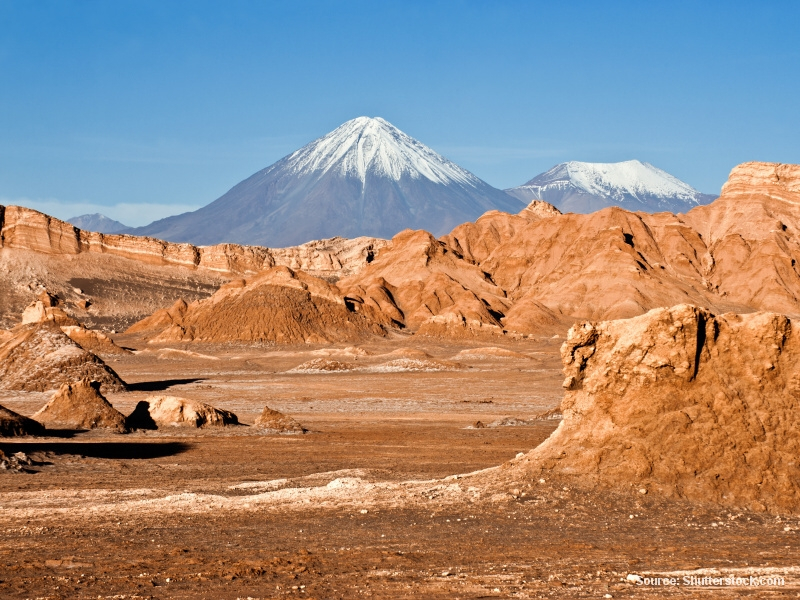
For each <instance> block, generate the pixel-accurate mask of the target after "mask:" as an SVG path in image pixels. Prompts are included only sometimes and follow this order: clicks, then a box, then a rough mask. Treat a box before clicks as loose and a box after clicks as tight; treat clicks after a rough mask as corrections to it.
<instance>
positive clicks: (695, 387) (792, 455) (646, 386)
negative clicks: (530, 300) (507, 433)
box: [518, 305, 800, 512]
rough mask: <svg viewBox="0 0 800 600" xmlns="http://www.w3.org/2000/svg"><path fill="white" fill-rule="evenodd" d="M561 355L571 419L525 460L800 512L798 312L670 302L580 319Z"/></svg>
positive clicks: (627, 483)
mask: <svg viewBox="0 0 800 600" xmlns="http://www.w3.org/2000/svg"><path fill="white" fill-rule="evenodd" d="M561 354H562V359H563V362H564V372H565V374H566V380H565V382H564V387H565V388H566V390H567V391H566V394H565V397H564V400H563V402H562V405H561V408H562V410H563V415H564V420H563V422H562V423H561V425H560V426H559V428H558V429H557V430H556V431H555V432H554V433H553V435H551V436H550V438H549V439H548V440H547V441H545V442H544V443H543V444H542V445H540V446H539V447H538V448H536V449H535V450H533V451H532V452H530V453H529V454H528V455H527V457H526V458H525V459H524V460H523V461H522V462H521V463H520V466H519V467H518V468H521V469H523V470H524V471H527V472H529V473H530V472H535V473H539V472H550V473H553V474H559V475H562V476H572V477H577V478H578V479H580V480H583V481H584V482H587V483H590V484H591V485H597V484H600V485H607V486H614V487H623V488H629V487H631V486H633V489H634V490H638V489H645V490H649V491H657V492H660V493H662V494H666V495H668V496H674V497H682V498H689V499H692V500H696V501H712V502H717V503H720V504H724V505H727V506H732V507H747V508H750V509H756V510H770V511H790V512H800V463H799V462H798V456H799V455H800V436H798V435H797V431H798V429H800V371H798V369H797V364H798V359H799V358H800V331H797V327H796V323H794V322H793V321H792V320H790V319H789V318H787V317H785V316H783V315H779V314H775V313H753V314H747V315H734V314H726V315H714V314H712V313H711V312H709V311H708V310H705V309H702V308H698V307H695V306H690V305H680V306H675V307H672V308H660V309H656V310H653V311H651V312H648V313H647V314H645V315H642V316H639V317H636V318H633V319H628V320H618V321H607V322H595V323H590V322H587V323H582V324H580V325H575V326H573V327H572V329H571V330H570V332H569V337H568V339H567V341H566V342H565V343H564V345H563V346H562V349H561ZM535 476H536V477H538V476H539V475H538V474H537V475H535Z"/></svg>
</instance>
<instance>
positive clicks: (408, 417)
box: [0, 336, 800, 598]
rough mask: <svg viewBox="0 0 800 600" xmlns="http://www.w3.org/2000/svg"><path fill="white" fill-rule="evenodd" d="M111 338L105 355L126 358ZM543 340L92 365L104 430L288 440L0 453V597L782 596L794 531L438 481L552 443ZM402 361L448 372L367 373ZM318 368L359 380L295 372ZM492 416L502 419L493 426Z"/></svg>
mask: <svg viewBox="0 0 800 600" xmlns="http://www.w3.org/2000/svg"><path fill="white" fill-rule="evenodd" d="M132 337H133V336H131V337H124V336H118V337H117V338H116V341H117V342H118V343H120V344H121V345H123V346H127V347H137V346H139V344H137V343H136V342H137V340H136V339H135V338H133V339H132ZM412 341H413V346H412V345H411V342H412ZM562 342H563V338H560V339H534V340H525V341H520V342H514V343H504V344H503V348H505V349H506V350H509V351H510V352H508V353H500V352H497V350H493V351H489V352H488V353H487V352H486V351H485V350H478V351H474V350H475V349H479V348H486V347H487V346H485V345H483V346H482V345H480V344H476V343H472V344H453V343H451V342H447V341H441V340H436V339H428V340H423V341H419V340H412V339H411V338H409V337H407V336H406V337H400V338H397V339H391V340H386V341H382V342H376V343H370V344H363V345H359V346H358V348H360V349H363V350H364V351H366V354H360V353H355V352H354V351H353V349H352V348H347V347H342V346H339V347H338V348H336V349H332V348H330V347H328V346H326V347H320V348H316V347H311V348H309V347H305V346H303V347H296V346H291V347H277V348H276V347H265V348H252V347H248V346H237V345H230V346H221V345H220V346H211V345H209V346H202V345H180V346H174V345H173V346H168V347H166V346H163V345H160V346H158V347H155V348H153V347H145V348H144V352H140V353H138V354H135V355H128V356H121V357H119V358H115V359H112V360H110V361H109V364H111V365H112V366H113V367H114V369H115V370H116V371H117V372H118V373H119V374H120V375H121V376H122V377H123V378H124V379H125V381H126V382H128V384H129V385H130V387H131V389H132V391H131V392H129V393H123V394H109V395H108V398H109V399H110V400H111V401H112V403H113V404H114V406H115V407H116V408H118V409H119V410H121V411H122V412H123V413H125V414H128V413H129V412H131V411H132V410H133V409H134V407H135V405H136V403H137V402H138V401H139V400H141V399H143V398H145V397H147V396H149V395H151V394H153V393H169V394H174V395H180V396H186V397H190V398H193V399H197V400H201V401H208V402H212V403H213V404H214V405H215V406H217V407H220V408H223V409H226V410H230V411H233V412H235V413H236V414H237V415H238V416H239V418H240V420H241V421H242V422H244V423H250V424H252V423H253V421H254V420H255V418H256V417H257V415H258V413H260V411H261V409H262V408H263V406H264V405H269V406H270V407H273V408H275V409H278V410H280V411H282V412H284V413H286V414H290V415H292V416H293V417H295V418H296V419H297V420H298V421H299V422H300V423H302V424H303V426H305V427H306V428H307V429H308V433H306V434H279V433H270V432H264V431H258V430H256V429H255V428H254V427H252V426H250V427H248V426H240V427H235V428H225V429H224V430H221V429H219V430H209V429H207V430H193V431H181V430H175V431H166V432H162V431H147V432H135V433H129V434H113V433H105V434H104V433H100V431H99V430H95V431H91V432H86V433H79V434H66V433H65V434H63V435H64V436H65V437H37V438H15V439H13V440H4V441H3V442H2V443H1V444H0V448H2V450H3V451H4V452H5V453H6V455H13V454H14V453H15V452H24V453H25V454H26V455H27V456H29V457H30V458H31V459H32V461H33V464H32V465H30V466H27V465H26V466H25V468H26V470H29V471H31V472H32V473H13V472H2V473H0V477H2V484H3V488H2V489H3V491H2V496H0V505H1V506H2V509H3V510H2V513H0V514H1V515H2V517H1V518H2V525H0V536H2V537H1V538H0V539H2V546H0V548H1V550H0V552H2V556H0V564H1V565H2V577H0V579H2V583H0V586H2V587H1V588H0V589H2V590H3V597H8V598H97V597H134V598H135V597H142V598H238V597H241V598H246V597H253V598H272V597H282V596H286V595H288V596H297V597H309V598H311V597H316V598H352V597H407V596H409V595H411V594H417V595H422V596H423V597H433V598H435V597H440V598H451V597H461V598H481V597H489V598H491V597H497V598H504V597H518V598H527V597H532V598H535V597H542V596H544V597H577V598H581V597H587V598H598V597H600V598H602V597H604V595H605V594H611V595H612V596H613V597H615V598H622V597H643V596H661V595H668V596H669V595H676V596H680V597H685V596H686V594H687V591H686V589H685V588H684V589H668V588H661V587H653V588H646V587H643V586H636V585H635V584H632V583H631V582H626V581H624V579H625V577H626V576H627V575H628V574H630V573H640V574H643V573H648V572H650V573H656V574H660V575H669V574H670V573H674V572H681V576H683V572H684V571H686V572H692V573H694V572H695V571H697V572H698V573H704V574H713V573H715V572H716V571H715V569H716V570H718V571H719V572H720V573H726V574H727V573H733V574H736V573H747V574H748V576H749V575H750V574H771V573H777V574H781V575H783V576H785V577H786V578H787V585H786V586H783V587H769V588H765V589H746V588H745V589H743V588H735V589H731V590H724V589H704V588H693V589H692V590H691V592H690V595H691V597H704V595H707V597H715V598H717V597H731V598H733V597H746V596H748V595H750V596H752V597H795V596H796V595H797V593H798V592H800V573H798V572H797V567H796V566H795V565H797V561H798V558H799V557H800V546H798V544H797V541H796V536H797V535H798V530H800V519H798V518H796V517H794V516H792V517H786V516H784V517H778V516H774V515H768V514H764V513H759V512H748V511H741V510H736V511H732V510H730V509H724V508H720V507H719V506H718V505H714V504H708V505H706V504H704V503H702V502H692V503H688V502H686V501H676V500H666V499H664V498H663V497H660V496H653V495H642V494H640V493H638V490H631V489H629V488H628V489H626V488H621V489H616V490H598V491H596V492H593V491H591V490H585V489H573V488H572V484H571V483H566V484H565V482H564V481H561V480H559V479H558V478H554V479H548V480H546V481H544V483H540V482H539V479H530V478H527V479H526V478H525V477H524V476H522V477H519V478H518V480H517V481H512V480H507V481H504V483H503V484H502V485H501V486H494V485H490V484H488V483H487V480H485V479H484V478H481V477H480V476H473V477H472V478H471V477H469V476H466V477H461V478H453V477H452V476H453V475H456V474H466V473H471V472H475V471H479V470H481V469H487V468H492V467H496V466H497V465H501V464H503V463H507V461H509V460H510V459H512V458H514V457H515V456H516V455H517V454H518V453H520V452H527V451H528V450H529V449H530V448H533V447H535V446H536V445H538V444H539V443H540V442H541V441H543V440H544V439H545V438H546V437H547V436H548V435H549V434H550V433H551V432H552V431H553V429H554V428H555V426H556V425H557V424H558V423H559V420H557V419H552V418H549V419H548V418H544V419H541V420H537V419H536V417H537V415H541V414H542V413H544V412H546V411H547V410H548V409H552V408H554V407H556V406H557V405H558V403H559V402H560V400H561V396H562V393H563V391H562V388H561V381H562V374H561V361H560V357H559V354H558V348H559V346H560V345H561V343H562ZM139 347H142V346H139ZM410 347H412V348H413V350H414V352H408V350H407V349H408V348H410ZM465 350H467V351H468V352H464V351H465ZM420 351H422V352H425V353H427V354H428V355H430V357H431V358H417V359H414V360H416V361H418V364H417V365H416V366H417V367H419V365H422V364H424V361H427V362H428V363H430V365H436V364H437V362H436V361H438V362H439V363H441V364H442V365H444V367H445V368H454V369H455V368H457V370H440V371H429V372H419V371H414V370H411V371H409V370H406V371H402V370H398V371H397V372H386V369H385V368H384V369H383V370H381V367H380V365H383V364H385V363H387V362H389V361H391V360H397V358H396V357H398V356H403V355H404V354H405V355H414V354H417V352H420ZM182 352H187V353H188V352H191V353H194V355H192V354H182ZM198 354H199V355H203V356H197V355H198ZM420 356H421V354H420ZM320 358H322V359H324V360H336V361H338V362H340V363H349V364H351V365H353V366H354V367H357V368H358V369H360V370H358V371H356V370H351V371H338V372H312V371H303V370H299V371H298V370H294V369H296V368H297V367H298V366H300V365H303V364H305V363H308V362H309V361H311V360H319V359H320ZM406 360H407V361H410V360H412V359H406ZM430 365H429V367H428V368H430ZM407 366H408V367H411V368H414V366H415V365H414V363H412V362H409V363H408V365H407ZM434 368H435V367H434ZM48 398H49V396H48V395H47V394H42V393H35V392H33V393H23V392H4V393H2V396H0V403H1V404H3V405H4V406H7V407H9V408H11V409H12V410H15V411H17V412H20V413H24V414H32V413H33V412H34V411H35V410H38V409H39V408H40V407H41V405H43V404H44V403H45V402H46V401H47V399H48ZM509 417H510V418H512V419H515V420H517V421H516V422H512V424H509V425H504V424H503V420H504V419H507V418H509ZM477 421H480V422H482V423H483V424H485V425H487V426H486V427H484V428H474V425H475V423H476V422H477ZM502 470H503V469H500V471H502ZM472 479H476V481H475V482H472ZM562 484H563V485H562ZM523 494H524V495H523ZM631 515H633V518H631ZM300 586H303V587H300Z"/></svg>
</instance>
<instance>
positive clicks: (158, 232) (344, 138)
mask: <svg viewBox="0 0 800 600" xmlns="http://www.w3.org/2000/svg"><path fill="white" fill-rule="evenodd" d="M522 208H524V204H523V203H522V202H521V201H519V200H518V199H516V198H513V197H511V196H509V195H508V194H506V193H505V192H503V191H501V190H498V189H496V188H493V187H492V186H490V185H489V184H488V183H486V182H484V181H482V180H481V179H479V178H478V177H476V176H475V175H473V174H472V173H470V172H469V171H467V170H466V169H463V168H461V167H459V166H458V165H456V164H455V163H453V162H451V161H449V160H447V159H446V158H444V157H443V156H441V155H439V154H437V153H436V152H434V151H433V150H431V149H430V148H428V147H427V146H425V145H424V144H422V143H420V142H418V141H417V140H415V139H413V138H411V137H409V136H408V135H406V134H405V133H403V132H402V131H400V130H399V129H397V128H396V127H394V126H393V125H392V124H391V123H389V122H387V121H385V120H384V119H380V118H369V117H359V118H357V119H353V120H351V121H347V122H346V123H344V124H343V125H341V126H340V127H337V128H336V129H335V130H333V131H332V132H330V133H329V134H327V135H325V136H323V137H321V138H319V139H318V140H315V141H313V142H311V143H310V144H308V145H306V146H304V147H303V148H301V149H299V150H297V151H296V152H294V153H292V154H290V155H289V156H286V157H285V158H283V159H281V160H279V161H278V162H276V163H275V164H273V165H272V166H270V167H267V168H266V169H264V170H262V171H259V172H258V173H256V174H255V175H253V176H251V177H249V178H248V179H245V180H244V181H242V182H241V183H239V184H238V185H236V186H235V187H233V188H232V189H231V190H230V191H229V192H228V193H226V194H225V195H224V196H222V197H221V198H219V199H217V200H215V201H214V202H212V203H211V204H209V205H208V206H205V207H203V208H201V209H199V210H197V211H194V212H190V213H184V214H182V215H176V216H174V217H169V218H166V219H162V220H160V221H156V222H154V223H151V224H150V225H147V226H146V227H140V228H137V229H132V230H128V231H127V233H132V234H134V235H148V236H153V237H158V238H161V239H165V240H169V241H173V242H191V243H193V244H218V243H223V242H234V243H239V244H254V245H262V246H271V247H281V246H291V245H296V244H302V243H304V242H307V241H309V240H313V239H321V238H329V237H334V236H342V237H350V238H352V237H358V236H373V237H382V238H390V237H392V236H393V235H394V234H396V233H397V232H399V231H402V230H403V229H407V228H411V229H425V230H428V231H430V232H432V233H434V234H435V235H441V234H444V233H447V232H448V231H450V230H451V229H453V227H455V226H456V225H459V224H460V223H463V222H465V221H472V220H475V219H476V218H478V217H479V216H480V215H481V214H483V213H484V212H486V211H487V210H492V209H498V210H503V211H507V212H518V211H519V210H521V209H522Z"/></svg>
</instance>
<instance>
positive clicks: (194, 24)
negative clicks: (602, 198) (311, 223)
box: [0, 0, 800, 225]
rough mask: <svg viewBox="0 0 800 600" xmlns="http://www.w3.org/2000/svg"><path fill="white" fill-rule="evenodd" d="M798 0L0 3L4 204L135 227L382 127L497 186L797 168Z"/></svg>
mask: <svg viewBox="0 0 800 600" xmlns="http://www.w3.org/2000/svg"><path fill="white" fill-rule="evenodd" d="M798 31H800V2H796V1H792V2H768V1H766V2H758V3H756V2H747V3H746V2H736V1H728V2H713V1H706V2H694V1H693V2H653V3H649V2H514V1H506V2H504V1H502V0H496V1H474V2H458V1H455V0H454V1H448V2H437V1H432V0H428V1H424V2H415V1H409V0H406V1H402V2H390V1H385V2H376V1H369V2H366V1H365V2H358V1H353V2H348V1H345V0H339V1H336V2H322V1H320V2H304V1H302V0H298V1H292V2H288V1H287V2H265V1H262V2H245V1H236V0H233V1H231V2H202V1H199V0H194V1H191V2H177V1H174V2H167V1H164V0H161V1H157V2H149V1H144V0H142V1H137V2H127V1H125V0H114V1H112V2H109V1H102V2H91V1H81V2H68V1H64V0H61V1H57V2H48V1H38V2H30V1H8V0H0V204H23V205H27V206H31V207H34V208H39V209H41V210H45V211H47V212H50V213H51V214H55V215H56V216H60V217H62V218H66V217H70V216H73V215H75V214H81V213H85V212H95V211H96V210H99V211H101V212H104V213H105V214H107V215H109V216H111V217H114V218H117V219H120V220H123V221H124V222H126V223H128V224H131V225H142V224H145V223H148V222H150V221H152V220H154V219H156V218H160V217H163V216H166V215H168V214H174V213H177V212H183V211H185V210H190V209H194V208H198V207H200V206H203V205H205V204H208V203H209V202H211V201H213V200H215V199H216V198H217V197H219V196H220V195H222V194H223V193H224V192H225V191H227V190H228V189H229V188H230V187H232V186H233V185H235V184H236V183H237V182H239V181H240V180H242V179H244V178H245V177H247V176H249V175H251V174H252V173H254V172H255V171H257V170H259V169H261V168H263V167H266V166H267V165H269V164H271V163H273V162H275V161H276V160H278V159H279V158H281V157H282V156H284V155H286V154H288V153H290V152H291V151H293V150H295V149H297V148H298V147H300V146H302V145H303V144H305V143H307V142H309V141H311V140H313V139H315V138H317V137H319V136H320V135H323V134H325V133H327V132H328V131H330V130H331V129H333V128H335V127H336V126H338V125H340V124H341V123H342V122H344V121H346V120H348V119H350V118H353V117H356V116H360V115H368V116H381V117H384V118H385V119H387V120H389V121H390V122H392V123H393V124H394V125H396V126H397V127H399V128H400V129H402V130H404V131H405V132H406V133H408V134H409V135H411V136H413V137H415V138H417V139H419V140H420V141H422V142H423V143H425V144H427V145H429V146H431V147H432V148H433V149H435V150H437V151H438V152H440V153H441V154H444V155H445V156H447V157H448V158H450V159H451V160H454V161H455V162H457V163H459V164H460V165H462V166H464V167H466V168H468V169H470V170H471V171H473V172H474V173H475V174H476V175H478V176H479V177H481V178H482V179H484V180H486V181H487V182H489V183H490V184H492V185H494V186H496V187H500V188H505V187H510V186H513V185H518V184H521V183H523V182H525V181H527V180H528V179H530V178H531V177H533V176H535V175H537V174H538V173H540V172H542V171H545V170H547V169H548V168H550V167H552V166H553V165H555V164H557V163H559V162H563V161H566V160H584V161H593V162H613V161H619V160H627V159H631V158H638V159H640V160H645V161H648V162H651V163H653V164H654V165H656V166H658V167H660V168H663V169H665V170H667V171H669V172H670V173H672V174H674V175H676V176H677V177H679V178H681V179H683V180H684V181H686V182H688V183H689V184H691V185H693V186H694V187H696V188H698V189H699V190H701V191H704V192H709V193H715V192H718V191H719V188H720V186H721V185H722V183H724V181H725V179H726V177H727V174H728V172H729V171H730V169H731V168H732V167H733V166H734V165H736V164H738V163H740V162H744V161H747V160H765V161H776V162H793V163H800V109H798V107H799V106H800V35H798V33H797V32H798Z"/></svg>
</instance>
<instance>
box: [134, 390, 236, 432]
mask: <svg viewBox="0 0 800 600" xmlns="http://www.w3.org/2000/svg"><path fill="white" fill-rule="evenodd" d="M238 424H239V419H238V418H237V417H236V415H235V414H233V413H232V412H230V411H227V410H222V409H219V408H214V407H213V406H211V405H210V404H204V403H203V402H198V401H196V400H190V399H188V398H179V397H177V396H150V397H149V398H146V399H145V400H142V401H141V402H139V403H138V404H137V405H136V408H135V409H134V411H133V412H132V413H131V414H130V415H129V416H128V419H127V425H128V427H129V428H130V429H163V428H165V427H194V428H203V427H224V426H226V425H238Z"/></svg>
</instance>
